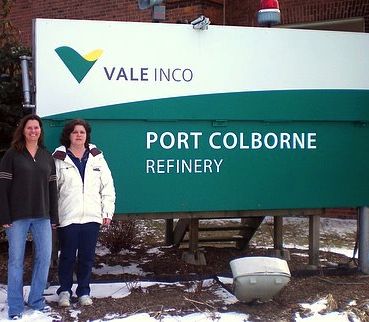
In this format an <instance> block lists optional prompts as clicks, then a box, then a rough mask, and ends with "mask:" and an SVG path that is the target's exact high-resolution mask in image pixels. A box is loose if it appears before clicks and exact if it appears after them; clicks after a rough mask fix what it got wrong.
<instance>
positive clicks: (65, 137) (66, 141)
mask: <svg viewBox="0 0 369 322" xmlns="http://www.w3.org/2000/svg"><path fill="white" fill-rule="evenodd" d="M76 125H82V126H83V127H84V128H85V130H86V142H85V147H86V148H88V145H89V144H90V139H91V126H90V124H88V123H87V121H85V120H82V119H75V120H71V121H69V122H68V123H67V124H65V125H64V128H63V131H62V133H61V135H60V143H61V144H62V145H64V146H65V147H66V148H69V147H70V138H69V136H70V134H71V133H72V132H73V131H74V128H75V126H76Z"/></svg>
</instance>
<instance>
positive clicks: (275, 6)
mask: <svg viewBox="0 0 369 322" xmlns="http://www.w3.org/2000/svg"><path fill="white" fill-rule="evenodd" d="M257 19H258V24H259V26H263V27H271V26H273V25H277V24H279V23H280V22H281V11H280V10H279V3H278V0H261V1H260V10H259V11H258V14H257Z"/></svg>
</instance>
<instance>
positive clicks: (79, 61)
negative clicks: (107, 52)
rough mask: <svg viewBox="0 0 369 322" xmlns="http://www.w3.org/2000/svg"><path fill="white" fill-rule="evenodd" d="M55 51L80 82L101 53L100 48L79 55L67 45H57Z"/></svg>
mask: <svg viewBox="0 0 369 322" xmlns="http://www.w3.org/2000/svg"><path fill="white" fill-rule="evenodd" d="M55 51H56V53H57V54H58V56H59V57H60V59H61V60H62V61H63V63H64V64H65V66H67V68H68V69H69V71H70V72H71V73H72V75H73V76H74V78H75V79H76V80H77V82H78V83H81V82H82V80H83V79H84V78H85V76H86V75H87V73H88V72H89V70H90V69H91V68H92V66H93V65H94V64H95V63H96V61H97V60H98V59H99V58H100V56H101V55H102V53H103V51H102V50H101V49H95V50H93V51H91V52H90V53H88V54H86V55H84V56H81V55H80V54H79V53H78V52H76V51H75V50H74V49H73V48H71V47H67V46H62V47H58V48H56V49H55Z"/></svg>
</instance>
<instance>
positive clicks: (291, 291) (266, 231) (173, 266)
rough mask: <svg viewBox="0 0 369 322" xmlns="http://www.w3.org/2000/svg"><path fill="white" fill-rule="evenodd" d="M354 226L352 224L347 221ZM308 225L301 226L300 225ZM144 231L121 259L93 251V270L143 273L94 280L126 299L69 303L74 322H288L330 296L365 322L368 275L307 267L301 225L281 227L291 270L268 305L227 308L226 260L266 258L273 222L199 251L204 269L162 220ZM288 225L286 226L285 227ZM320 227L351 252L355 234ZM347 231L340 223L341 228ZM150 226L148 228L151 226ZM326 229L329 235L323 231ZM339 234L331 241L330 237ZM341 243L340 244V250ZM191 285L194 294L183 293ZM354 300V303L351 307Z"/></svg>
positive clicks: (1, 260) (326, 257)
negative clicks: (220, 320)
mask: <svg viewBox="0 0 369 322" xmlns="http://www.w3.org/2000/svg"><path fill="white" fill-rule="evenodd" d="M350 223H351V224H352V222H350ZM305 224H306V222H305ZM139 225H143V226H141V228H140V231H141V232H142V233H141V235H140V238H139V241H138V242H137V244H136V245H134V246H133V247H132V249H131V250H130V251H129V252H126V251H125V252H120V253H119V254H100V255H99V253H97V256H96V264H95V270H96V271H98V269H99V268H101V267H103V266H105V265H109V266H110V267H112V266H115V265H121V266H123V267H128V266H130V265H132V264H137V265H138V267H139V268H140V269H141V271H142V274H141V276H138V275H137V271H136V273H135V275H132V274H130V273H129V272H128V271H127V273H123V274H120V275H107V274H103V275H98V274H94V275H93V280H94V281H105V282H116V281H119V282H125V283H127V285H129V288H130V290H131V294H130V295H129V296H128V297H125V298H117V299H113V298H96V299H94V305H93V306H92V307H83V308H80V307H79V305H78V303H77V302H75V303H74V304H73V307H74V308H76V309H77V308H78V309H79V310H80V311H81V313H80V314H79V315H78V321H88V320H96V319H102V318H104V317H106V316H107V314H109V313H110V314H111V313H114V314H115V316H116V315H117V314H118V315H120V316H129V315H131V314H136V313H138V312H149V313H150V314H151V315H152V316H156V317H157V318H158V320H160V318H161V317H162V316H164V315H168V314H180V315H181V314H183V315H184V314H189V313H192V312H199V311H201V312H208V313H209V315H210V316H212V314H213V315H214V320H216V313H217V312H241V313H246V314H249V316H250V318H249V319H250V320H251V321H293V320H294V317H296V313H298V314H299V315H300V316H301V317H304V316H308V315H309V314H310V312H309V311H308V310H305V309H304V308H303V307H302V306H301V305H300V304H301V303H313V302H315V301H318V300H319V299H323V298H325V299H327V301H328V306H327V311H345V312H347V314H348V316H349V317H350V314H351V312H352V313H353V314H355V315H356V317H358V318H359V319H360V320H361V321H369V308H368V303H369V276H368V275H364V274H362V273H360V272H359V271H358V269H357V267H356V266H355V262H356V261H354V260H351V259H350V257H346V256H345V255H340V254H337V253H333V252H331V251H321V252H320V261H321V267H319V268H318V269H317V270H309V269H307V263H308V256H307V250H306V249H303V247H298V246H299V245H301V244H304V243H305V242H306V240H305V241H302V240H301V238H305V237H306V236H304V235H306V229H305V228H302V224H301V223H297V224H293V223H292V224H291V223H287V224H285V225H284V227H285V236H286V237H285V242H286V243H289V244H290V245H291V243H292V244H293V245H295V246H296V247H289V248H288V250H289V252H290V257H291V258H290V260H289V261H288V265H289V268H290V271H291V275H292V277H291V280H290V282H289V283H288V284H287V286H286V287H285V288H284V289H282V291H281V292H280V293H279V294H278V295H276V296H275V297H274V298H273V299H272V300H270V301H266V302H254V303H241V302H236V303H230V304H227V303H224V301H222V300H220V299H219V297H217V296H216V293H215V292H214V288H219V287H220V286H222V287H224V288H225V289H226V290H228V291H230V292H232V288H231V286H230V285H229V284H227V285H222V284H221V281H219V279H218V278H217V277H216V276H220V277H232V273H231V270H230V266H229V262H230V261H231V260H232V259H235V258H240V257H245V256H255V255H258V256H269V255H271V254H272V249H271V248H270V235H271V234H270V229H271V227H272V225H271V223H270V221H269V222H268V221H266V222H264V224H263V227H262V229H260V231H259V232H258V233H257V235H256V236H255V238H254V241H253V243H252V245H251V246H250V247H249V248H248V249H245V250H238V249H236V248H234V247H226V245H223V246H222V247H214V246H204V247H202V248H201V250H202V251H203V252H204V254H205V257H206V261H207V265H206V266H196V265H189V264H186V263H185V262H184V261H183V260H182V254H183V251H184V250H185V248H182V247H180V248H176V247H168V246H165V245H164V242H163V223H162V222H160V221H157V222H154V223H152V222H151V223H148V222H146V223H140V224H139ZM290 225H291V227H290ZM324 225H327V223H324V222H323V223H322V227H323V229H322V236H321V242H322V244H324V245H325V246H327V245H328V250H329V249H330V248H331V249H333V248H335V247H338V246H340V247H344V246H345V247H346V248H347V249H351V248H352V249H353V247H354V244H355V236H356V234H355V232H353V231H350V232H348V233H343V232H342V231H339V232H337V231H334V232H333V233H332V232H329V233H327V232H328V230H329V229H328V228H327V227H325V226H324ZM342 225H343V226H345V223H344V222H343V224H342ZM148 226H150V227H149V228H148ZM142 227H144V228H145V229H142ZM325 228H326V231H325ZM335 234H336V236H335ZM340 243H343V244H344V245H342V244H341V245H339V244H340ZM153 249H154V250H155V251H153ZM31 257H32V249H31V247H29V249H28V251H27V256H26V267H27V269H26V273H25V282H26V283H28V282H29V279H30V271H31V270H30V265H31ZM6 258H7V252H6V246H5V243H2V244H1V253H0V283H2V284H6ZM143 280H152V281H163V282H175V281H181V283H180V284H170V285H167V286H165V287H161V286H160V285H154V286H151V287H148V288H144V289H143V288H140V287H138V285H137V282H138V281H143ZM204 280H205V282H204ZM50 282H51V283H53V284H57V275H56V269H52V270H51V272H50ZM189 288H191V289H192V290H193V291H192V292H188V289H189ZM353 301H355V302H353ZM51 305H52V306H53V308H54V309H55V311H57V312H58V315H59V317H58V318H57V319H56V321H57V320H60V317H62V319H61V320H62V321H74V320H75V319H74V318H72V317H71V315H70V312H69V309H61V308H58V307H57V306H56V303H51Z"/></svg>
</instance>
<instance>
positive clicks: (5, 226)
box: [3, 224, 12, 228]
mask: <svg viewBox="0 0 369 322" xmlns="http://www.w3.org/2000/svg"><path fill="white" fill-rule="evenodd" d="M11 226H12V224H4V225H3V227H4V228H9V227H11Z"/></svg>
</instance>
